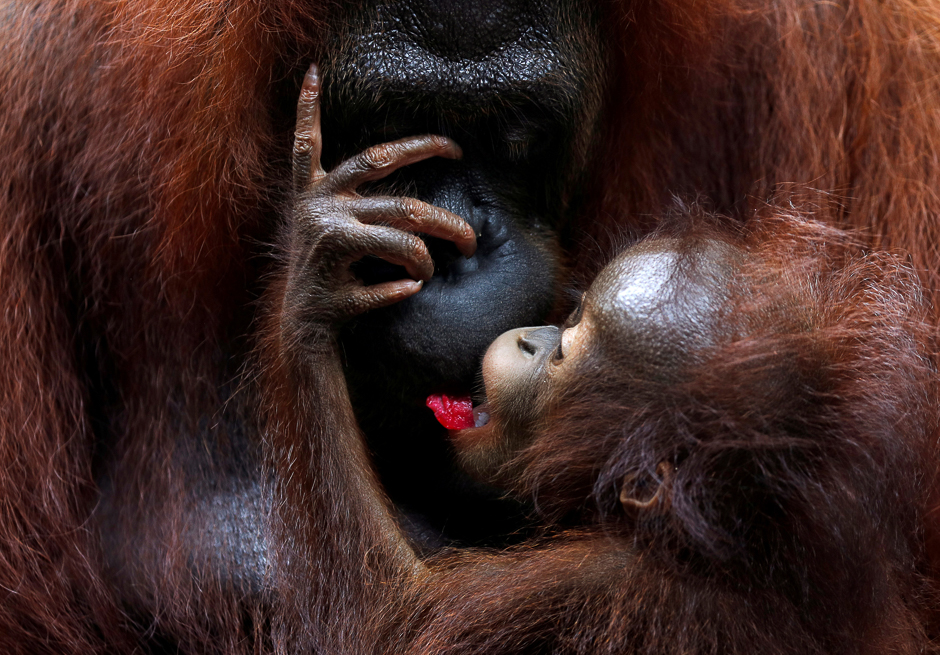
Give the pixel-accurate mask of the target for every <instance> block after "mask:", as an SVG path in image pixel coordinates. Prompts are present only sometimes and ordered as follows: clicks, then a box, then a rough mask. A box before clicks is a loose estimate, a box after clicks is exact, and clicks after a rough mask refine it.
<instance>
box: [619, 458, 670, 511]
mask: <svg viewBox="0 0 940 655" xmlns="http://www.w3.org/2000/svg"><path fill="white" fill-rule="evenodd" d="M675 474H676V467H675V465H674V464H673V463H672V462H667V461H662V462H660V463H659V466H657V467H656V476H655V477H654V476H650V475H643V474H632V475H628V476H626V477H625V478H624V479H623V484H622V485H621V486H620V504H621V505H622V506H623V509H624V512H626V513H627V516H630V517H633V518H639V516H640V515H641V514H642V513H644V512H659V513H664V512H667V511H668V510H669V507H670V506H671V505H672V481H673V478H674V477H675Z"/></svg>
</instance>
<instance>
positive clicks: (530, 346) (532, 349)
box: [519, 336, 538, 357]
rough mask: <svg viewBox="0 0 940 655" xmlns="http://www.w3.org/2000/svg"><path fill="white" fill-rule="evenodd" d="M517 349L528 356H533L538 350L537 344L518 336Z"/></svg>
mask: <svg viewBox="0 0 940 655" xmlns="http://www.w3.org/2000/svg"><path fill="white" fill-rule="evenodd" d="M519 350H521V351H522V352H524V353H525V354H526V355H528V356H529V357H535V354H536V353H537V352H538V346H536V345H535V344H534V343H532V342H531V341H529V340H528V339H526V338H525V337H522V336H520V337H519Z"/></svg>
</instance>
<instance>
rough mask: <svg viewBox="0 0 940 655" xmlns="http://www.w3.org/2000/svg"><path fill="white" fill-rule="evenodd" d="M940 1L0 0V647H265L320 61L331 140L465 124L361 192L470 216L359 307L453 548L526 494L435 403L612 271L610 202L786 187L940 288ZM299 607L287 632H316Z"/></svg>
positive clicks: (355, 331)
mask: <svg viewBox="0 0 940 655" xmlns="http://www.w3.org/2000/svg"><path fill="white" fill-rule="evenodd" d="M935 22H936V17H935V16H934V14H933V13H932V9H931V8H930V7H929V6H922V5H921V4H919V3H915V2H904V1H900V0H892V1H890V2H875V1H874V0H864V1H856V2H849V1H848V0H845V1H842V2H830V3H816V2H810V1H809V0H783V1H779V2H774V3H768V2H765V1H758V0H753V1H747V0H723V1H722V0H715V1H714V2H704V3H692V2H690V1H689V0H665V1H663V2H657V3H649V2H640V1H638V0H605V1H601V2H598V3H597V4H584V3H580V2H574V1H573V0H545V1H544V2H536V1H530V0H487V1H485V2H477V3H462V2H430V1H425V0H390V1H388V2H377V1H375V0H362V1H361V2H349V3H321V2H313V0H311V1H310V2H309V3H308V2H302V1H301V0H275V1H273V2H266V3H256V2H248V1H247V0H233V1H232V2H229V3H205V2H195V1H190V0H184V1H182V2H180V1H179V0H147V1H146V2H145V1H143V0H115V1H114V2H107V3H102V2H94V1H93V0H37V1H35V2H24V1H22V0H6V1H5V2H3V3H2V5H0V31H2V34H0V87H2V93H0V116H2V119H0V143H2V144H3V147H2V148H0V161H2V164H3V166H2V169H0V170H2V171H3V175H2V182H0V184H2V186H0V189H2V192H0V221H2V232H0V233H2V235H3V237H2V239H0V281H2V285H0V306H2V308H3V311H2V316H3V321H2V322H0V344H2V345H0V352H2V361H3V362H4V363H5V364H6V369H7V374H6V376H4V378H3V381H2V382H0V399H2V400H0V407H2V410H0V471H2V473H0V499H2V503H0V507H2V519H0V526H2V532H0V647H2V648H5V649H6V650H8V651H11V652H31V653H32V652H54V653H63V652H82V653H86V652H108V653H113V652H121V651H125V650H126V651H132V650H134V649H138V650H144V651H151V652H152V651H159V650H161V649H164V650H171V651H174V652H175V651H177V650H182V651H200V652H201V651H206V650H218V651H226V652H237V651H239V650H251V649H253V648H256V649H258V650H264V649H267V648H269V647H273V646H274V645H275V643H274V641H272V639H271V637H270V634H271V633H270V630H269V628H270V626H271V617H272V616H273V615H274V614H273V613H275V612H279V611H280V610H279V609H278V608H282V607H290V604H289V603H287V604H282V599H283V598H285V594H287V592H288V591H289V590H290V589H291V588H292V587H293V585H287V586H286V588H278V589H275V587H276V586H279V585H280V584H281V583H280V582H277V583H275V582H274V581H272V579H271V578H270V577H268V576H267V574H266V571H267V570H268V567H269V566H270V563H271V562H272V561H274V560H275V559H276V558H275V554H276V553H280V554H282V555H284V556H285V557H287V556H289V555H290V553H291V552H294V549H299V548H300V544H302V541H301V540H299V539H300V537H298V536H296V535H306V533H305V532H304V529H303V526H300V525H298V526H295V528H296V535H295V534H293V533H294V532H295V531H294V530H292V529H291V528H290V526H287V525H284V524H281V529H280V530H279V531H274V530H272V529H271V528H270V527H269V523H268V520H267V517H268V515H269V513H270V512H269V508H270V506H271V502H272V501H275V500H276V499H277V498H278V496H277V495H275V494H273V493H269V490H271V489H275V488H277V487H276V485H274V484H270V483H271V482H272V481H276V480H272V478H276V475H275V474H276V471H275V470H274V468H273V467H272V466H271V465H268V464H265V463H264V459H263V457H262V454H261V449H260V445H259V444H260V442H261V438H260V436H259V435H260V434H261V433H262V431H263V430H264V429H265V420H266V419H263V416H265V415H266V414H263V413H262V412H261V411H260V406H261V402H262V398H267V397H271V394H270V390H269V389H267V388H266V387H267V385H268V384H269V382H268V381H269V380H270V376H269V375H262V373H265V371H263V370H261V367H260V366H259V365H258V364H257V363H256V361H257V360H255V359H254V358H253V357H251V356H250V355H249V354H250V353H251V352H252V351H253V350H254V349H255V348H256V346H257V342H258V330H259V326H260V325H263V324H268V322H269V321H270V320H271V319H272V317H271V316H269V315H268V312H269V311H270V310H269V309H268V307H270V305H269V304H267V303H266V302H259V300H260V299H261V298H262V296H264V295H265V294H268V295H270V290H269V287H270V285H271V284H272V281H276V280H281V279H282V273H283V270H284V267H285V265H286V260H284V259H282V258H280V257H278V256H272V253H276V252H277V249H276V248H274V247H273V246H272V245H271V244H272V243H273V242H274V241H275V235H276V234H277V233H278V232H279V230H280V227H281V226H282V225H284V224H289V223H290V221H291V219H292V216H293V214H292V213H291V211H290V209H289V208H291V207H293V206H294V202H293V201H294V198H293V195H294V193H293V189H292V186H291V184H290V179H291V171H290V167H289V164H288V162H289V159H290V157H289V144H290V142H291V139H290V136H291V132H292V130H293V125H294V119H295V116H294V111H295V109H294V108H295V106H296V98H297V93H298V91H299V89H300V87H301V80H302V77H303V73H304V71H305V70H306V69H307V66H308V64H309V62H310V61H319V62H320V64H321V68H322V70H323V74H324V77H323V79H324V81H325V88H324V91H323V95H324V129H325V133H326V134H327V143H326V148H327V150H326V151H325V152H324V153H323V160H324V163H325V165H326V168H327V169H329V170H332V169H333V168H334V167H335V166H336V165H338V164H339V163H340V162H343V161H346V160H347V159H348V158H349V157H351V156H353V155H356V154H357V153H359V152H361V151H363V149H364V148H366V147H368V146H371V145H374V144H378V143H384V142H387V141H389V140H393V139H396V138H405V137H411V136H414V135H418V134H424V133H431V134H440V135H443V136H445V137H449V138H452V139H453V140H454V141H456V142H457V143H459V145H460V147H461V148H462V151H463V158H462V159H460V160H452V161H450V160H448V161H445V160H444V159H442V158H435V159H434V160H433V161H426V162H421V163H417V164H415V165H409V166H406V167H404V168H403V169H402V170H401V171H400V172H397V173H396V174H395V176H393V177H390V178H386V179H385V180H381V181H378V182H376V183H375V185H376V186H375V188H372V189H369V188H362V189H360V191H361V192H365V193H371V194H391V196H392V197H398V198H402V197H411V198H415V199H417V200H420V201H424V202H426V203H429V206H436V207H439V208H441V209H443V210H445V211H450V212H451V213H454V214H457V215H459V216H461V217H462V218H464V219H466V220H467V222H468V223H469V224H470V226H471V227H472V228H473V230H474V232H475V233H476V234H477V235H478V237H477V239H476V250H475V251H474V255H473V257H472V258H471V259H469V260H465V259H463V258H461V256H460V251H459V250H458V249H456V247H454V246H451V245H448V244H447V243H445V242H442V241H440V240H435V239H434V238H429V240H428V248H429V250H430V252H431V255H432V258H433V260H434V262H435V264H436V269H437V270H436V272H435V275H434V276H432V278H431V280H429V281H428V282H427V284H426V286H425V289H424V291H423V292H422V293H421V294H417V295H416V296H415V297H414V298H413V299H410V300H409V301H407V302H403V303H400V304H396V305H395V306H393V307H389V308H388V309H386V310H383V311H376V312H370V313H369V314H366V315H365V316H364V317H362V318H361V319H356V320H354V321H351V322H350V323H348V324H347V325H346V327H345V331H344V333H343V334H342V335H341V343H342V344H343V349H344V352H345V353H346V354H347V356H348V360H347V362H346V369H347V370H346V372H347V375H348V376H349V379H350V380H351V382H352V386H351V392H352V394H353V397H354V401H355V402H356V405H357V418H358V420H359V423H360V425H361V426H362V427H363V428H364V430H365V432H366V434H367V435H368V437H369V440H370V445H371V448H372V450H373V454H374V463H375V466H376V467H377V470H378V472H379V475H380V478H381V480H382V483H383V486H384V488H385V489H386V490H387V491H388V493H389V495H390V496H391V497H392V499H393V501H394V502H395V505H396V507H397V508H398V509H397V510H396V515H397V516H398V517H399V518H402V520H403V522H404V523H407V524H409V525H410V526H411V528H410V535H411V538H412V540H413V543H415V544H417V546H419V547H420V548H419V549H426V550H432V549H433V548H435V547H436V546H438V545H441V544H444V543H453V544H455V545H458V546H460V545H466V544H475V543H484V544H485V543H495V544H499V543H500V542H501V539H502V535H503V533H505V532H507V531H511V530H512V529H514V528H515V527H516V526H517V525H518V520H517V519H518V512H519V511H520V510H517V509H515V506H512V505H510V506H509V507H506V506H505V505H506V504H505V503H504V502H503V501H502V500H501V499H500V497H499V493H498V492H496V493H494V492H493V491H492V490H491V489H489V488H488V487H486V486H477V485H476V484H475V483H473V482H472V481H471V480H470V478H468V477H465V476H463V475H462V474H461V473H460V472H459V469H458V467H456V466H455V465H453V464H452V463H451V459H452V457H451V453H450V450H449V447H448V446H447V445H446V443H447V442H446V440H445V438H444V435H443V434H441V432H442V430H440V428H439V427H438V426H437V425H436V424H435V423H434V421H433V418H432V417H431V415H430V413H429V412H427V411H426V410H425V409H424V408H423V403H424V399H425V398H426V397H427V395H428V394H429V393H432V392H436V391H440V390H442V389H449V388H457V389H461V388H466V387H469V386H470V385H472V382H473V380H474V376H475V375H476V369H477V367H478V365H479V362H480V360H481V358H482V355H483V352H484V350H485V348H486V346H487V345H488V343H489V342H490V340H491V339H493V338H494V337H495V336H496V335H498V334H499V333H501V332H502V331H504V330H505V329H507V328H512V327H519V326H522V325H533V324H538V323H540V322H541V321H542V320H543V319H544V318H545V317H546V315H547V314H548V312H549V311H550V309H551V308H552V307H553V306H554V305H556V304H559V303H558V302H556V298H555V289H556V285H557V283H558V281H560V280H563V279H564V278H565V277H567V275H568V273H566V271H571V272H573V273H574V274H576V275H583V277H584V278H585V279H586V278H589V277H590V276H591V275H592V274H593V273H594V272H595V271H596V270H598V269H599V268H600V265H601V264H602V263H604V261H606V259H607V257H608V255H609V254H610V253H611V252H612V251H613V248H612V245H611V244H612V243H614V241H612V240H610V237H611V235H612V234H614V233H615V232H621V231H622V230H619V229H618V230H613V229H612V226H613V225H614V224H619V225H621V226H622V227H623V228H624V230H626V232H627V233H628V234H629V235H632V236H640V235H642V234H644V233H646V232H648V231H649V230H651V229H652V228H653V226H654V225H655V223H656V222H657V220H658V217H660V216H663V215H665V214H666V213H668V211H669V210H670V208H671V207H672V206H673V204H674V202H675V200H674V199H675V198H676V197H681V196H687V197H694V198H697V199H698V200H699V201H700V202H701V203H702V204H705V205H708V206H710V207H711V208H713V209H715V210H716V211H718V212H720V213H721V214H723V215H727V216H728V217H730V219H731V220H734V221H740V222H746V221H747V220H750V219H752V218H754V217H755V216H757V215H755V214H754V212H753V209H754V207H755V206H762V205H763V203H764V202H768V201H769V202H771V203H790V202H796V201H799V202H802V203H803V204H804V205H805V206H804V209H805V210H807V211H811V212H812V213H813V214H814V216H815V217H816V218H817V219H818V220H820V221H822V222H828V223H831V224H833V225H837V226H842V227H854V228H863V229H866V230H867V232H866V233H865V238H866V239H867V240H868V241H869V242H870V243H869V245H870V246H872V247H873V248H877V249H896V248H897V249H903V250H905V251H906V252H907V253H909V257H910V258H911V262H912V263H913V265H914V267H915V268H916V269H917V270H918V271H920V272H921V273H922V277H923V282H924V283H925V286H926V287H927V288H928V289H934V288H936V287H937V284H936V269H937V267H936V259H937V254H936V251H935V248H936V246H935V245H934V244H936V243H938V239H937V235H936V231H937V229H938V227H937V223H936V221H935V220H933V219H934V213H935V211H936V205H937V203H938V201H937V199H936V198H935V194H934V192H933V189H935V188H937V179H936V178H937V162H936V161H935V159H934V157H933V152H934V149H935V148H934V144H935V143H937V142H938V140H940V137H938V136H937V130H938V122H937V117H938V116H937V111H938V110H937V108H936V104H935V102H934V98H935V97H936V95H937V94H936V91H937V89H936V86H937V85H938V84H940V82H938V80H937V76H936V74H935V71H936V70H937V66H938V55H937V52H938V48H937V35H936V31H935V30H934V29H933V27H934V25H935ZM808 189H812V192H809V191H808ZM807 195H809V196H810V201H811V202H809V203H807V202H803V199H805V198H806V196H807ZM795 199H796V200H795ZM385 209H389V207H388V206H387V207H386V208H385ZM383 211H385V210H383ZM756 220H760V218H759V216H757V219H756ZM559 235H560V238H556V236H559ZM464 249H465V250H468V252H469V249H468V248H467V246H464ZM356 273H357V274H358V275H359V277H361V278H362V279H363V280H366V281H368V282H370V283H375V282H383V281H388V280H391V279H398V278H399V277H401V275H400V271H399V270H398V269H395V268H393V267H387V266H386V265H384V264H381V263H377V262H374V261H367V262H364V263H362V264H360V265H358V266H357V268H356ZM435 286H436V289H437V290H436V291H435V292H434V293H431V292H432V289H433V288H435ZM890 291H891V290H890V289H888V290H886V292H890ZM432 299H433V300H432ZM282 382H283V381H282ZM886 402H887V401H886ZM269 409H270V408H269ZM310 411H311V412H315V408H310ZM912 411H915V410H912ZM272 443H278V442H277V441H272ZM272 454H273V455H277V453H272ZM353 468H354V470H360V469H356V468H355V467H353ZM307 509H308V510H310V512H314V513H315V512H316V510H317V509H318V508H317V507H310V508H307ZM319 509H320V510H322V511H324V512H329V511H333V510H332V509H331V508H330V507H320V508H319ZM331 537H335V538H336V539H339V540H340V541H339V542H338V543H343V541H342V540H344V539H352V538H353V537H354V535H342V534H340V535H331ZM277 561H281V560H280V559H278V560H277ZM325 564H326V563H325V562H320V565H325ZM565 575H567V573H565ZM585 584H587V583H585ZM297 589H299V590H300V591H298V592H297V593H300V594H302V593H303V590H304V587H303V585H301V586H299V587H297ZM447 589H449V587H448V588H444V587H441V593H444V592H445V591H447ZM298 598H300V599H301V600H302V595H301V596H298ZM346 600H348V601H350V602H352V601H354V600H355V599H354V598H352V597H350V598H348V599H346ZM275 601H277V602H275ZM587 611H589V610H587ZM291 616H294V615H293V614H291V613H290V612H286V613H285V614H284V615H283V618H279V619H277V621H276V623H277V626H279V632H278V633H277V634H279V635H284V634H290V633H291V631H292V630H293V631H294V633H295V634H296V635H298V636H300V637H303V636H304V635H307V636H309V635H308V633H307V630H308V628H310V629H312V630H313V631H314V632H316V631H317V629H318V628H317V627H315V626H314V627H312V628H311V626H303V625H296V626H292V625H291V619H290V617H291ZM360 616H361V614H360V613H352V614H351V615H350V620H349V622H348V623H347V624H345V625H346V627H345V630H347V631H349V630H352V631H355V630H358V629H359V626H358V625H356V621H355V620H353V619H355V618H356V617H360ZM522 627H525V626H522ZM340 634H344V633H343V632H342V629H341V632H340ZM334 636H335V635H334ZM330 638H331V639H332V638H333V637H330Z"/></svg>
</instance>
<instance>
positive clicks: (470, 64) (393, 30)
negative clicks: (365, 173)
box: [321, 0, 603, 414]
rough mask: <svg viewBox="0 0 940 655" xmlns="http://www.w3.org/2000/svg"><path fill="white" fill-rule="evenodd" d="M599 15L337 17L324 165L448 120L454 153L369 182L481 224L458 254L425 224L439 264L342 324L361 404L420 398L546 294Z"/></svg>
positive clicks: (453, 377)
mask: <svg viewBox="0 0 940 655" xmlns="http://www.w3.org/2000/svg"><path fill="white" fill-rule="evenodd" d="M596 18H597V17H595V16H593V15H592V12H591V11H590V10H586V8H585V5H584V4H583V3H581V2H576V1H573V0H548V1H546V0H541V1H529V0H475V1H474V2H466V1H465V0H403V1H400V2H376V1H374V0H373V1H366V2H364V3H363V5H362V6H361V8H360V9H359V10H358V11H357V12H355V13H353V15H352V16H346V17H344V20H343V25H337V26H336V28H335V29H336V30H337V36H336V42H335V45H334V46H333V47H332V48H330V49H331V50H332V51H333V53H334V54H333V55H332V56H331V57H330V58H328V59H327V60H325V61H323V62H321V65H322V69H323V72H324V82H325V89H324V134H325V135H326V138H325V147H326V148H327V150H326V152H324V163H325V165H326V166H327V167H328V168H329V167H330V166H331V165H334V164H335V163H336V162H338V161H340V160H342V159H343V158H346V157H348V156H350V155H353V154H355V153H357V152H359V151H361V150H362V149H364V148H365V147H367V146H370V145H373V144H376V143H381V142H385V141H390V140H393V139H397V138H400V137H405V136H411V135H415V134H422V133H435V134H443V135H446V136H450V137H452V138H453V139H454V140H456V141H457V142H458V143H459V144H460V146H461V147H462V148H463V151H464V157H463V159H462V160H460V161H444V160H441V159H435V160H430V161H427V162H423V163H421V164H416V165H413V166H410V167H407V168H405V169H404V170H402V171H400V172H399V173H398V174H396V175H395V176H394V177H392V178H390V179H388V180H384V181H383V182H382V183H381V184H378V185H376V186H375V187H373V188H372V189H369V190H368V192H380V193H394V194H404V195H409V196H413V197H417V198H419V199H421V200H425V201H427V202H430V203H432V204H435V205H438V206H440V207H443V208H446V209H448V210H450V211H452V212H454V213H457V214H459V215H460V216H462V217H464V218H465V219H466V220H467V221H468V222H469V223H470V225H471V226H472V227H473V228H474V229H475V230H476V232H477V233H478V234H479V235H480V236H479V238H478V249H477V252H476V255H474V257H473V258H471V259H469V260H467V259H464V258H463V257H462V256H460V255H459V253H457V251H456V249H455V248H454V247H453V244H451V243H447V242H443V241H439V240H435V239H432V238H428V239H427V241H428V243H429V246H430V250H431V253H432V256H433V258H434V260H435V263H436V271H435V274H434V278H433V279H432V280H431V281H430V282H428V283H427V284H426V286H425V288H424V290H423V291H422V292H421V293H419V294H417V295H416V296H414V297H412V298H410V299H409V300H407V301H405V302H403V303H401V304H398V305H395V306H393V307H390V308H387V309H384V310H380V311H376V312H373V313H370V314H368V315H366V316H364V317H362V318H361V319H359V320H357V321H356V322H354V323H353V324H351V325H350V326H349V327H348V329H347V330H346V331H345V333H344V335H343V345H344V350H345V352H346V354H347V356H348V357H349V362H348V363H349V366H350V369H351V373H352V377H353V383H354V385H356V386H359V387H360V388H361V387H362V384H363V383H362V382H361V380H360V382H359V383H358V384H357V383H356V378H357V376H359V375H362V376H365V377H366V378H367V380H366V382H365V384H366V386H369V387H372V390H370V391H369V392H368V395H369V397H370V400H369V402H368V403H367V404H369V405H370V406H377V405H378V406H381V405H382V404H384V403H385V402H388V403H395V404H396V405H399V406H401V405H414V406H419V407H420V406H421V404H422V403H423V401H424V399H425V398H426V397H427V394H428V393H429V392H431V391H434V390H437V389H441V388H442V387H446V386H462V387H469V385H470V384H471V383H472V382H473V380H474V378H475V376H476V374H477V371H478V370H479V366H480V360H481V358H482V355H483V353H484V352H485V351H486V348H487V346H488V345H489V344H490V342H491V341H492V340H493V339H494V338H495V337H496V336H497V335H499V334H501V333H502V332H504V331H506V330H508V329H510V328H513V327H517V326H520V325H532V324H538V323H540V322H542V321H543V320H544V318H545V315H546V313H547V312H548V310H549V309H550V308H551V306H552V304H553V302H554V294H555V289H556V286H557V278H558V274H559V261H558V254H557V243H556V240H555V236H554V229H555V226H556V225H557V224H558V222H559V219H560V217H561V216H562V215H563V214H564V213H565V212H566V211H567V210H568V208H569V206H570V196H571V192H572V189H573V188H576V185H577V182H578V181H579V180H578V178H579V175H580V174H581V173H582V172H583V169H584V166H585V162H586V158H587V155H588V151H589V150H590V147H591V144H592V134H593V132H594V130H595V125H596V122H597V118H598V117H597V114H598V111H599V107H600V95H601V89H600V86H601V80H602V79H603V70H602V69H603V65H602V60H601V55H600V52H601V46H600V44H599V43H598V37H597V34H596V24H595V23H596ZM357 272H358V274H359V275H360V276H361V277H362V278H363V279H364V280H365V281H367V282H375V281H378V280H383V279H398V278H401V277H404V275H403V273H402V271H401V270H400V269H398V270H396V268H395V267H392V266H390V265H388V264H386V263H384V262H379V261H365V262H362V263H361V264H359V265H358V271H357ZM377 381H381V384H379V385H378V386H373V385H371V384H369V383H370V382H377ZM381 411H382V413H383V414H387V413H388V411H392V412H393V413H394V412H395V411H396V410H395V408H392V409H391V410H388V408H387V407H382V408H381Z"/></svg>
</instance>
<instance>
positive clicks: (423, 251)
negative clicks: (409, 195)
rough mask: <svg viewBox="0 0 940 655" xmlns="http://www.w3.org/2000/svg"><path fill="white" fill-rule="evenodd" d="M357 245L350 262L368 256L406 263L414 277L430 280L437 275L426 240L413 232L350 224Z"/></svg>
mask: <svg viewBox="0 0 940 655" xmlns="http://www.w3.org/2000/svg"><path fill="white" fill-rule="evenodd" d="M350 229H351V230H355V234H353V235H352V237H353V241H354V243H356V244H357V246H358V247H357V248H356V249H355V250H353V251H352V252H350V253H349V254H348V256H347V258H346V259H347V261H349V262H353V261H357V260H359V259H362V258H363V257H365V256H366V255H373V256H375V257H378V258H380V259H384V260H385V261H387V262H389V263H391V264H396V265H398V266H403V267H404V268H405V270H406V271H407V272H408V275H410V276H411V277H412V278H414V279H415V280H430V279H431V276H432V275H434V261H433V260H432V259H431V255H430V254H429V253H428V248H427V246H426V245H425V244H424V242H423V241H422V240H421V239H419V238H418V237H416V236H415V235H413V234H410V233H408V232H402V231H401V230H396V229H395V228H393V227H385V226H384V225H358V226H356V227H352V226H350Z"/></svg>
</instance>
